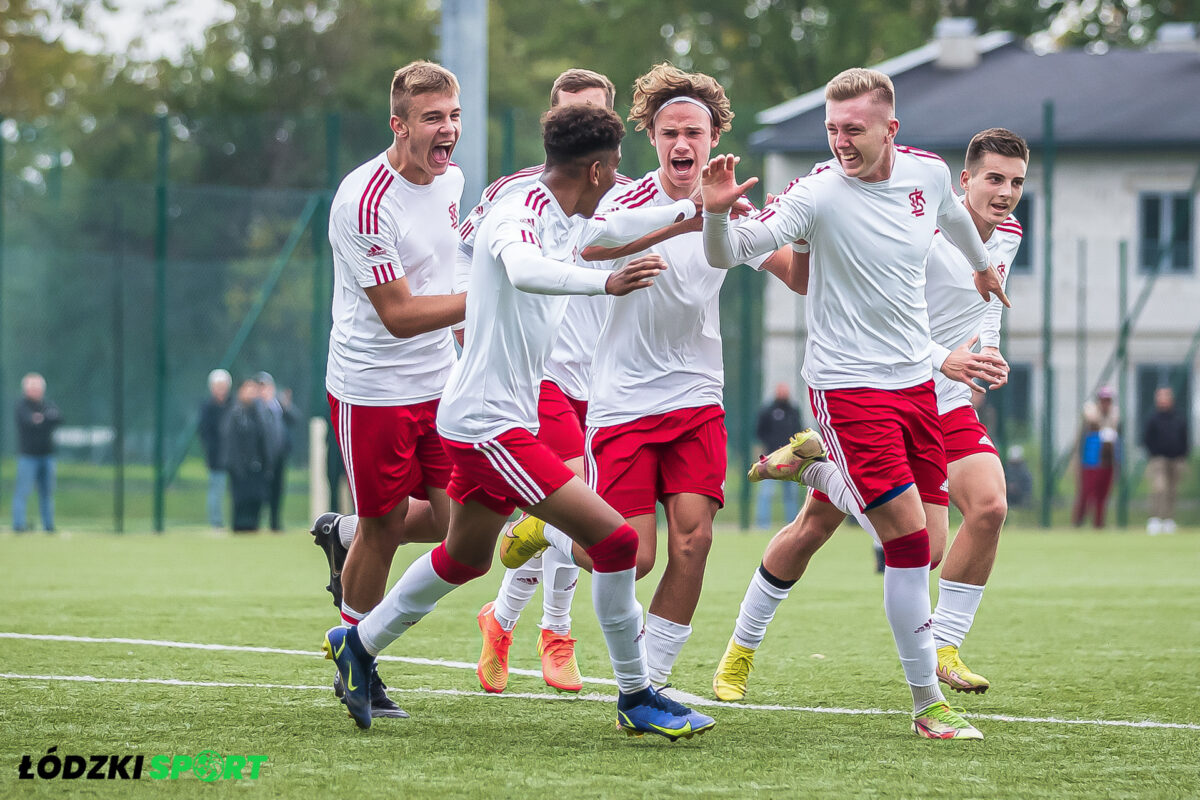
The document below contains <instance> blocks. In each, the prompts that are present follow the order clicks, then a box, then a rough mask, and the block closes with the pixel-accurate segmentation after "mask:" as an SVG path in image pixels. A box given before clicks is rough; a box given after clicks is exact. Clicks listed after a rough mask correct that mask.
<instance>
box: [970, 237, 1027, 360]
mask: <svg viewBox="0 0 1200 800" xmlns="http://www.w3.org/2000/svg"><path fill="white" fill-rule="evenodd" d="M994 235H996V234H994V233H993V236H994ZM1010 239H1011V240H1010ZM1020 246H1021V238H1020V237H1019V236H1012V237H1009V238H1006V240H1005V242H1004V244H1003V246H1002V247H1000V248H998V249H997V251H996V256H995V260H996V269H997V270H999V272H1000V288H1001V289H1004V290H1006V291H1007V289H1008V275H1009V273H1010V272H1012V266H1011V265H1012V261H1013V259H1014V258H1015V257H1016V255H1017V249H1018V248H1020ZM1003 317H1004V304H1003V303H1001V302H1000V300H999V298H996V297H993V298H992V299H991V301H990V302H988V305H987V310H986V311H984V312H983V321H982V322H981V323H980V325H979V346H980V347H995V348H999V347H1000V325H1001V323H1002V321H1003Z"/></svg>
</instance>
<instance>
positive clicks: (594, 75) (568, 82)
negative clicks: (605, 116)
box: [550, 69, 617, 108]
mask: <svg viewBox="0 0 1200 800" xmlns="http://www.w3.org/2000/svg"><path fill="white" fill-rule="evenodd" d="M584 89H603V90H604V97H605V99H606V102H607V105H608V107H609V108H612V107H613V101H614V100H615V99H616V96H617V87H615V86H613V82H612V81H610V80H609V79H608V77H607V76H605V75H601V74H600V73H599V72H592V71H591V70H590V69H569V70H567V71H566V72H564V73H563V74H562V75H559V76H558V77H557V78H555V79H554V85H553V86H551V87H550V105H551V106H556V105H558V95H559V93H560V92H571V93H572V94H573V93H575V92H582V91H583V90H584Z"/></svg>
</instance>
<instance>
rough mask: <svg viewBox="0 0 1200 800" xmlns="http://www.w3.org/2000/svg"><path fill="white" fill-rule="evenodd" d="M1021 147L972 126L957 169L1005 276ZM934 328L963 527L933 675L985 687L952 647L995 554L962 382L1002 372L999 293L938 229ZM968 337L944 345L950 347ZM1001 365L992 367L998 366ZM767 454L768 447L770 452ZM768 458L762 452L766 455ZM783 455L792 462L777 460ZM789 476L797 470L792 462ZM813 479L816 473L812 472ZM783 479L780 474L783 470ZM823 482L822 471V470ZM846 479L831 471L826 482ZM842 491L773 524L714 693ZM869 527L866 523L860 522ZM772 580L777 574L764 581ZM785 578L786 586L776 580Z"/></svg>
mask: <svg viewBox="0 0 1200 800" xmlns="http://www.w3.org/2000/svg"><path fill="white" fill-rule="evenodd" d="M1028 160H1029V148H1028V146H1027V145H1026V144H1025V141H1024V139H1022V138H1021V137H1020V136H1018V135H1016V134H1015V133H1013V132H1011V131H1008V130H1005V129H1003V128H990V129H988V130H985V131H981V132H980V133H978V134H976V135H975V136H974V137H973V138H972V139H971V142H970V144H969V145H968V146H967V156H966V164H965V167H964V169H963V171H962V174H961V175H960V176H959V182H960V184H961V186H962V188H963V190H964V191H965V196H964V198H963V202H964V204H965V207H966V209H967V211H968V212H969V213H970V215H971V219H972V221H973V222H974V223H975V227H976V229H977V230H978V231H979V235H980V237H981V238H982V239H983V241H984V243H985V246H986V247H987V250H988V254H989V256H990V258H991V261H992V263H994V264H996V265H997V269H998V271H999V273H1000V278H1001V282H1002V283H1004V282H1006V281H1007V276H1008V269H1007V265H1008V264H1010V263H1011V262H1012V259H1013V257H1014V256H1015V255H1016V252H1017V249H1018V248H1019V247H1020V245H1021V226H1020V223H1018V222H1017V220H1016V219H1015V218H1014V217H1012V216H1011V213H1012V211H1013V209H1014V208H1016V205H1017V203H1018V202H1019V201H1020V199H1021V193H1022V191H1023V189H1024V182H1025V171H1026V168H1027V166H1028ZM926 266H927V276H928V277H927V281H928V282H927V284H926V289H925V296H926V299H927V301H928V303H929V316H930V329H931V334H932V338H933V345H932V349H933V365H934V367H935V368H937V369H938V370H939V371H938V372H935V373H934V383H935V387H936V390H937V401H938V416H939V419H940V422H941V428H942V435H943V438H944V441H945V447H946V459H947V461H948V463H949V479H950V499H951V500H952V501H953V502H954V504H955V506H957V507H958V509H959V510H960V511H961V512H962V514H963V524H962V526H961V527H960V528H959V530H958V534H957V535H956V536H955V539H954V543H953V545H952V546H951V548H950V552H949V554H948V555H947V557H946V559H945V564H944V565H943V566H942V576H941V578H940V579H939V581H938V604H937V608H936V609H935V610H934V613H933V639H934V643H935V644H936V645H937V656H938V666H937V676H938V679H939V680H940V681H941V682H942V683H944V684H946V685H948V686H949V687H950V688H952V689H954V690H956V691H960V692H979V693H982V692H985V691H987V689H988V686H989V683H988V681H987V679H986V678H984V677H983V676H981V675H979V674H977V673H975V672H973V671H971V670H970V669H968V668H967V667H966V665H965V664H963V662H962V660H961V658H960V657H959V654H958V650H959V648H960V647H961V646H962V642H963V639H964V638H965V637H966V634H967V632H968V631H969V630H970V628H971V625H972V623H973V622H974V619H975V613H976V611H977V609H978V607H979V603H980V600H981V599H982V596H983V587H984V584H985V583H986V582H987V579H988V576H989V575H990V574H991V570H992V566H993V564H994V563H995V559H996V548H997V545H998V543H999V538H1000V529H1001V526H1002V525H1003V524H1004V518H1005V515H1006V514H1007V510H1008V507H1007V502H1006V499H1005V484H1004V470H1003V467H1002V465H1001V463H1000V457H999V454H998V453H997V452H996V449H995V446H994V445H993V444H992V440H991V438H990V437H989V436H988V434H987V430H986V429H985V428H984V427H983V425H982V424H980V422H979V418H978V416H977V415H976V414H975V411H974V409H973V408H972V406H971V390H972V388H975V387H974V385H973V384H972V383H969V382H966V381H964V380H963V378H964V377H966V378H967V381H969V380H970V378H971V377H980V378H983V379H985V380H988V381H990V382H992V383H991V388H993V389H995V388H999V387H1000V386H1002V385H1003V384H1004V383H1005V382H1006V380H1007V377H1006V374H1004V373H1006V371H1007V365H1006V363H1005V362H1004V360H1003V356H1002V355H1001V354H1000V350H999V345H1000V312H1001V304H1000V302H999V301H997V300H992V301H991V302H983V301H982V300H981V298H980V297H979V294H978V293H977V292H976V291H975V288H974V286H973V285H972V283H971V280H970V265H969V264H968V263H967V262H966V260H965V258H964V256H963V255H962V253H961V252H960V251H959V250H958V249H957V248H955V247H954V246H952V245H951V244H950V243H949V242H947V241H946V240H945V238H943V237H942V236H940V235H938V236H935V237H934V241H933V245H932V247H931V248H930V251H929V255H928V256H927V258H926ZM976 340H978V341H980V342H981V343H982V345H983V347H982V350H983V352H984V353H985V354H990V355H991V356H993V359H992V360H991V361H988V362H985V363H975V361H974V360H973V359H972V358H971V356H970V353H969V350H968V347H967V346H968V345H972V344H974V342H975V341H976ZM956 342H965V344H963V345H960V346H958V347H955V349H954V350H951V349H950V347H949V346H947V345H953V344H954V343H956ZM997 365H998V366H999V367H1001V372H997V371H996V370H995V369H994V367H996V366H997ZM774 455H775V454H772V457H774ZM770 460H771V459H766V460H764V462H760V464H762V463H765V462H766V461H770ZM778 460H780V461H795V460H796V459H794V458H791V459H788V458H786V455H785V456H784V457H783V458H780V459H778ZM752 471H753V472H758V473H760V474H762V477H781V476H780V475H778V474H772V473H771V472H770V471H769V470H765V469H763V468H762V466H760V465H756V466H755V469H754V470H752ZM785 474H792V475H796V479H799V475H798V471H797V470H796V469H792V470H789V471H785ZM809 474H810V475H811V476H813V477H817V475H816V471H815V470H814V472H811V473H809ZM785 479H786V478H785ZM818 480H819V478H818ZM838 484H840V486H842V487H845V486H846V484H845V482H844V480H841V478H840V476H839V475H835V476H834V481H833V485H832V486H830V485H828V484H827V485H826V487H827V488H830V489H836V488H837V486H838ZM847 495H848V493H847V492H846V491H845V490H844V489H843V490H841V491H837V492H836V496H835V498H834V505H836V506H837V507H838V508H836V509H835V508H834V507H833V505H830V497H829V496H827V495H825V494H823V493H821V492H816V491H815V492H813V496H812V497H811V498H810V500H809V502H808V504H807V506H806V508H805V510H804V513H803V514H801V515H800V516H799V517H798V518H797V519H796V521H795V522H794V523H793V524H792V525H789V526H787V527H785V528H784V529H783V530H781V531H780V532H779V533H778V534H777V535H776V536H775V538H774V539H773V540H772V541H771V544H770V545H768V547H767V552H766V554H765V555H764V556H763V562H762V567H761V569H760V570H759V571H758V572H756V574H755V576H754V578H753V579H752V581H751V585H750V587H749V588H748V589H747V590H746V597H745V599H744V600H743V602H742V607H741V610H740V612H739V615H738V620H737V624H736V626H735V629H734V635H733V638H732V639H731V640H730V642H729V645H728V646H727V647H726V650H725V655H724V657H723V658H722V659H721V664H720V666H719V667H718V669H717V674H716V675H715V676H714V679H713V690H714V691H715V692H716V694H717V697H718V698H720V699H722V700H741V699H742V698H743V697H744V696H745V694H746V684H747V680H748V677H749V672H750V669H751V668H752V666H753V659H754V652H755V650H756V649H757V648H758V646H759V645H760V644H761V642H762V639H763V636H764V634H765V632H766V627H767V625H768V624H769V623H770V621H771V619H772V618H773V617H774V615H775V610H776V608H778V606H779V603H780V602H782V600H783V598H785V597H786V596H787V594H788V592H789V590H790V588H791V586H792V585H793V584H794V583H795V582H796V581H797V580H799V578H800V577H801V576H802V575H803V573H804V571H805V568H806V567H807V565H808V561H809V559H811V558H812V556H813V554H814V553H815V552H816V551H817V550H818V549H819V548H820V547H821V546H822V545H823V544H824V543H825V542H826V541H828V539H829V537H830V536H831V535H832V534H833V531H834V529H835V528H836V527H837V526H838V524H840V523H841V521H842V519H843V518H844V512H847V511H850V512H852V513H855V514H856V515H857V511H856V510H854V509H853V508H852V507H848V506H852V504H851V503H849V502H848V497H847ZM865 527H868V528H869V527H870V523H869V521H866V523H865ZM944 546H945V542H941V543H938V542H934V541H932V540H931V542H930V548H931V553H932V560H933V564H932V566H933V567H936V566H937V564H938V562H939V561H941V555H942V552H943V550H944ZM768 576H775V577H776V578H781V579H782V580H781V581H777V582H776V583H774V584H772V583H771V581H770V579H769V578H768ZM780 584H782V585H780Z"/></svg>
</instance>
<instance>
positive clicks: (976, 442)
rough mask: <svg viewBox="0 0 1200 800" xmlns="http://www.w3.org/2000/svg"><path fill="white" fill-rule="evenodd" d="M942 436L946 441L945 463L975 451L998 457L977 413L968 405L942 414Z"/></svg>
mask: <svg viewBox="0 0 1200 800" xmlns="http://www.w3.org/2000/svg"><path fill="white" fill-rule="evenodd" d="M941 421H942V438H943V439H944V440H945V442H946V463H948V464H950V463H953V462H955V461H958V460H959V459H960V458H966V457H967V456H973V455H975V454H976V453H991V454H992V455H994V456H996V458H999V457H1000V453H998V452H997V451H996V445H994V444H992V437H990V436H988V432H987V428H985V427H983V423H982V422H980V421H979V415H978V414H976V413H975V409H973V408H971V407H970V406H962V407H960V408H955V409H953V410H951V411H948V412H946V413H945V414H942V416H941Z"/></svg>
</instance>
